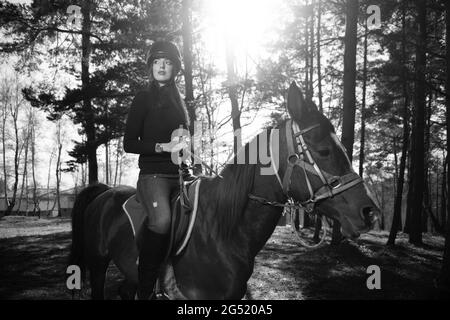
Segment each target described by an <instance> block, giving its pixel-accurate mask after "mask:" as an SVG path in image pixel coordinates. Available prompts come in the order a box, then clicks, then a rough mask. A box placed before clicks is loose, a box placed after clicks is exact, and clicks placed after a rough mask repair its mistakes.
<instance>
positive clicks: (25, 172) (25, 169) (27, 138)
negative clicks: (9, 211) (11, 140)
mask: <svg viewBox="0 0 450 320" xmlns="http://www.w3.org/2000/svg"><path fill="white" fill-rule="evenodd" d="M26 130H27V133H26V135H25V141H24V142H23V143H24V148H25V155H24V159H23V174H22V185H21V187H20V196H19V205H18V206H17V213H18V214H20V207H21V206H22V199H23V190H24V188H25V193H28V185H27V184H26V183H25V181H26V177H27V175H28V149H29V141H30V118H28V126H27V129H26ZM25 211H26V210H25Z"/></svg>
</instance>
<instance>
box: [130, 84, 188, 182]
mask: <svg viewBox="0 0 450 320" xmlns="http://www.w3.org/2000/svg"><path fill="white" fill-rule="evenodd" d="M173 85H175V84H173ZM174 94H178V91H177V90H176V88H173V87H172V88H171V87H170V85H166V86H163V87H159V86H158V85H157V84H153V85H152V86H151V87H150V88H149V89H148V90H147V91H141V92H139V93H138V94H137V95H136V96H135V98H134V100H133V103H132V104H131V108H130V111H129V113H128V119H127V123H126V127H125V135H124V141H123V146H124V150H125V152H128V153H136V154H139V155H140V156H139V168H140V172H141V173H144V174H153V173H162V174H176V173H177V172H178V166H177V165H175V164H174V163H173V162H172V160H171V154H170V153H168V152H162V153H157V152H156V151H155V144H156V143H167V142H170V141H171V137H172V132H173V131H174V130H175V129H178V128H179V127H180V125H183V127H184V128H187V125H186V115H185V113H184V112H183V110H182V109H181V107H178V106H177V105H176V103H177V101H180V100H177V99H176V98H174V97H173V96H170V95H174ZM178 95H179V94H178Z"/></svg>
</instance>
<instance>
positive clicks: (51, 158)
mask: <svg viewBox="0 0 450 320" xmlns="http://www.w3.org/2000/svg"><path fill="white" fill-rule="evenodd" d="M54 155H55V152H54V149H53V150H52V153H51V154H50V159H49V161H48V175H47V199H48V200H47V211H49V210H50V207H49V205H50V176H51V170H52V161H53V157H54ZM47 213H48V212H47Z"/></svg>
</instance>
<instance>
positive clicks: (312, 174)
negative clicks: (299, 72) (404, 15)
mask: <svg viewBox="0 0 450 320" xmlns="http://www.w3.org/2000/svg"><path fill="white" fill-rule="evenodd" d="M288 111H289V114H290V115H291V117H292V120H291V119H289V120H286V121H285V122H283V123H282V124H281V125H280V126H278V127H277V128H275V129H276V130H275V129H271V130H269V131H270V133H271V134H270V139H264V137H263V135H266V134H267V132H263V133H261V134H259V135H258V136H257V137H256V138H255V139H256V140H255V139H254V141H260V142H261V141H265V142H264V143H265V145H263V147H265V148H266V149H265V150H270V154H271V163H270V164H267V162H266V163H264V164H263V163H262V161H261V159H258V160H257V161H255V162H254V163H253V164H249V163H248V164H237V163H236V161H235V162H234V163H230V164H228V165H227V166H226V167H225V168H224V169H223V171H222V172H221V176H222V178H221V177H202V178H201V179H202V182H201V185H200V198H199V203H198V214H197V219H196V221H195V224H194V228H193V231H192V235H191V238H190V240H189V242H188V245H187V247H186V248H185V250H184V251H183V252H182V254H181V255H178V256H176V257H172V258H171V259H170V260H169V263H168V266H167V268H166V269H165V277H164V280H163V281H162V282H163V287H164V288H165V291H166V293H167V294H168V296H169V297H170V298H173V299H183V298H186V299H241V298H242V297H243V296H244V294H245V292H246V289H247V281H248V279H249V278H250V276H251V275H252V272H253V266H254V259H255V256H256V254H257V253H258V252H259V251H260V250H261V248H262V247H263V246H264V244H265V243H266V241H267V240H268V238H269V237H270V236H271V234H272V232H273V231H274V229H275V226H276V225H277V222H278V220H279V218H280V215H281V213H282V211H283V208H282V207H281V206H279V205H280V204H282V203H285V202H286V200H287V199H288V196H289V197H292V198H293V199H294V200H295V201H297V202H299V203H302V204H303V205H304V206H308V207H311V206H314V207H315V209H317V210H318V211H320V212H321V213H323V214H325V215H327V216H328V217H330V218H333V219H336V220H338V221H339V222H340V223H341V225H342V232H343V234H344V235H345V236H347V237H357V236H359V234H360V233H361V232H366V231H367V230H369V229H370V228H371V227H372V226H373V223H374V220H375V219H376V211H377V207H376V205H375V204H374V202H373V201H372V198H371V196H370V194H369V193H368V190H367V188H366V187H365V185H364V183H363V182H362V180H361V179H360V178H359V176H358V175H357V174H356V173H355V172H354V171H353V169H352V167H351V164H350V162H349V160H348V158H347V157H346V155H345V150H344V148H343V147H342V145H341V144H340V142H339V141H338V140H337V139H336V137H335V134H334V129H333V126H332V125H331V123H330V122H329V120H328V119H326V118H325V117H324V116H323V115H322V114H321V113H320V112H318V111H317V108H316V107H315V105H314V104H313V103H312V102H308V103H307V102H305V100H304V98H303V95H302V93H301V91H300V89H299V88H298V87H297V86H296V85H295V83H293V84H292V85H291V87H290V88H289V93H288ZM276 132H278V138H277V136H276V135H275V133H276ZM266 137H267V135H266ZM250 145H252V142H250V143H249V144H247V145H246V146H245V148H244V151H245V155H246V156H247V159H249V158H248V156H250V154H251V153H252V152H253V151H255V150H253V151H252V152H251V150H252V148H251V147H250ZM257 145H258V144H257ZM258 146H259V147H261V144H259V145H258ZM276 149H279V151H278V152H277V150H276ZM276 153H279V157H278V158H279V159H280V161H279V165H278V166H277V164H276V163H277V162H278V161H277V159H275V156H276ZM236 158H237V157H235V159H234V160H236ZM286 159H287V160H288V161H286ZM238 163H240V162H238ZM271 166H272V167H275V168H277V169H278V170H272V171H273V173H272V174H267V171H264V169H266V170H267V169H269V168H270V167H271ZM275 171H276V174H274V173H275ZM134 192H135V189H134V188H131V187H117V188H109V187H108V186H106V185H103V184H95V185H92V186H89V187H87V188H86V189H84V190H83V191H82V192H81V193H80V194H79V196H78V197H77V199H76V202H75V206H74V209H73V212H72V219H73V220H72V235H73V242H72V254H71V263H72V264H78V265H80V266H81V267H82V271H83V272H84V271H85V270H86V269H88V270H89V271H90V282H91V288H92V298H94V299H103V298H104V293H103V292H104V282H105V273H106V269H107V267H108V265H109V263H110V261H113V262H114V263H115V265H116V266H117V267H118V268H119V270H120V271H121V272H122V273H123V275H124V277H125V282H124V284H123V285H122V287H121V289H120V294H121V297H122V298H125V299H126V298H129V299H132V298H134V296H135V292H136V287H137V281H138V275H137V274H138V272H137V264H136V260H137V257H138V247H137V245H136V241H135V239H134V236H133V232H132V229H131V227H130V224H129V221H128V219H127V217H126V216H125V213H124V211H123V209H122V204H123V203H124V201H125V200H126V199H127V198H128V197H129V196H131V195H132V194H133V193H134Z"/></svg>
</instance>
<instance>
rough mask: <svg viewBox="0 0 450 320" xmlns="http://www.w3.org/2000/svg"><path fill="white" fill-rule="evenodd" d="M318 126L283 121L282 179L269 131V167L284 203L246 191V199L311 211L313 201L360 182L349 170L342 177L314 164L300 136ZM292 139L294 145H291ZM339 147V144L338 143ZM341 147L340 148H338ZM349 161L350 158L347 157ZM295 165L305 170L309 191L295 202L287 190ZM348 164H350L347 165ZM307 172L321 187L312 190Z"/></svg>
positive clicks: (271, 135) (359, 178) (337, 192)
mask: <svg viewBox="0 0 450 320" xmlns="http://www.w3.org/2000/svg"><path fill="white" fill-rule="evenodd" d="M319 126H320V124H315V125H312V126H310V127H308V128H306V129H303V130H301V129H300V128H299V126H298V124H297V123H296V122H295V121H292V119H289V120H288V121H286V141H287V148H288V156H287V168H286V171H285V173H284V176H283V180H281V179H280V175H279V174H278V168H276V166H275V162H274V158H273V157H274V156H273V152H272V142H273V141H272V140H273V132H274V130H272V131H271V133H270V141H269V150H270V151H269V152H270V161H271V163H272V167H273V169H274V171H275V175H276V177H277V180H278V182H279V184H280V186H281V188H282V190H283V193H284V195H285V196H286V197H287V199H288V200H289V201H288V204H282V203H279V202H276V201H268V200H266V199H264V198H262V197H258V196H255V195H253V194H249V195H248V196H249V198H250V199H252V200H255V201H258V202H260V203H262V204H266V205H272V206H277V207H296V208H304V209H305V210H306V211H307V212H312V211H313V210H314V206H315V204H316V203H317V202H318V201H320V200H324V199H328V198H332V197H333V196H335V195H337V194H339V193H341V192H343V191H345V190H348V189H350V188H352V187H354V186H356V185H358V184H359V183H362V182H363V180H362V179H361V177H360V176H359V175H358V174H357V173H356V172H354V171H353V170H352V172H350V173H348V174H346V175H343V176H335V175H332V174H330V173H328V172H326V171H324V170H322V169H320V167H319V166H318V165H317V163H316V161H314V158H313V157H312V155H311V152H310V151H309V149H308V145H307V144H306V143H305V138H304V137H303V135H304V134H305V133H307V132H309V131H311V130H313V129H316V128H318V127H319ZM294 139H295V144H294ZM335 141H336V143H338V144H339V145H341V143H340V141H339V140H338V139H337V138H335ZM341 147H342V145H341ZM342 148H343V147H342ZM349 162H350V160H349ZM296 166H299V167H300V168H302V170H303V172H304V173H305V180H306V185H307V187H308V191H309V199H307V200H305V201H295V200H294V199H293V198H292V197H291V196H290V195H289V191H290V188H291V183H292V179H291V177H292V172H293V171H294V168H295V167H296ZM350 166H351V164H350ZM308 172H309V173H311V174H313V175H315V176H318V177H319V179H320V180H321V182H322V186H321V187H320V188H319V189H317V190H316V191H314V190H313V187H312V184H311V180H310V178H309V176H308Z"/></svg>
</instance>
